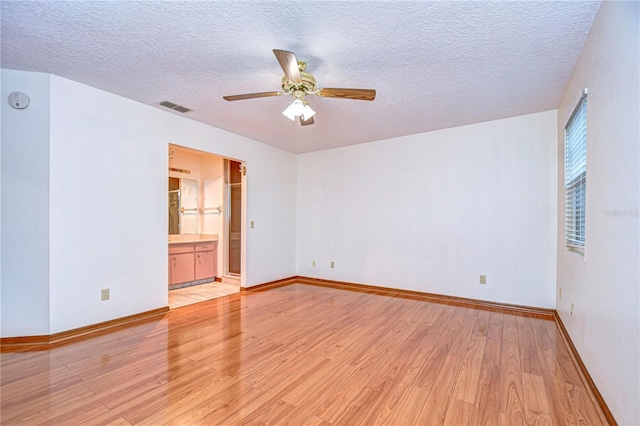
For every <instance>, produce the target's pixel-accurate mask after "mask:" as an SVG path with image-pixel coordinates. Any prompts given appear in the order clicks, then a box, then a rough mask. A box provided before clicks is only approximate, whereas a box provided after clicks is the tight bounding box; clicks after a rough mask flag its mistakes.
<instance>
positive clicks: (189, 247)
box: [169, 243, 193, 254]
mask: <svg viewBox="0 0 640 426" xmlns="http://www.w3.org/2000/svg"><path fill="white" fill-rule="evenodd" d="M180 253H193V243H190V244H170V245H169V254H180Z"/></svg>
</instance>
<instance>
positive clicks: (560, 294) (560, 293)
mask: <svg viewBox="0 0 640 426" xmlns="http://www.w3.org/2000/svg"><path fill="white" fill-rule="evenodd" d="M558 296H559V297H560V300H562V287H560V291H559V294H558Z"/></svg>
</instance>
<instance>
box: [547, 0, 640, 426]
mask: <svg viewBox="0 0 640 426" xmlns="http://www.w3.org/2000/svg"><path fill="white" fill-rule="evenodd" d="M639 8H640V3H638V2H603V3H602V6H600V10H599V12H598V15H597V17H596V19H595V22H594V24H593V27H592V29H591V32H590V34H589V37H588V39H587V41H586V43H585V46H584V47H583V50H582V53H581V55H580V57H579V59H578V63H577V65H576V68H575V70H574V72H573V76H572V77H571V80H570V82H569V84H568V86H567V88H566V90H565V93H564V96H563V98H562V101H561V103H560V107H559V109H558V131H557V133H558V153H559V158H560V161H559V163H558V164H559V165H558V173H560V174H559V176H562V173H563V161H564V160H563V147H564V141H563V129H564V125H565V124H566V122H567V120H568V119H569V116H570V114H571V112H572V111H573V109H574V108H575V106H576V104H577V102H578V99H579V95H578V91H579V90H582V89H584V88H585V87H586V88H588V90H589V95H588V105H587V114H588V117H587V126H588V130H587V210H586V230H585V235H586V247H585V255H584V256H581V255H578V254H575V253H572V252H569V251H567V250H566V249H565V247H564V226H565V222H564V217H563V215H562V214H561V215H559V216H558V289H560V288H562V298H560V297H559V296H560V295H559V292H558V299H557V310H558V313H559V315H560V317H561V318H562V321H563V322H564V324H565V326H566V327H567V329H568V332H569V334H570V335H571V340H572V341H573V343H574V344H575V346H576V348H577V350H578V352H579V353H580V356H581V358H582V360H583V361H584V363H585V365H586V367H587V369H588V370H589V372H590V374H591V376H592V377H593V379H594V381H595V383H596V385H597V386H598V389H599V390H600V392H601V393H602V395H603V397H604V399H605V401H606V402H607V404H608V405H609V408H610V409H611V411H612V413H613V415H614V417H615V418H616V420H617V421H618V422H619V423H620V424H629V425H630V424H640V412H639V406H638V401H639V400H640V394H639V387H640V367H639V365H640V364H639V362H638V359H640V316H639V312H640V302H639V299H640V274H639V272H638V265H639V263H640V262H639V260H640V259H639V258H640V251H639V249H638V245H639V243H638V240H639V235H640V232H639V231H640V229H639V226H638V216H639V214H638V209H639V204H640V203H639V193H640V187H639V182H638V181H639V179H640V177H639V168H640V167H639V165H640V162H639V155H640V153H639V149H638V147H639V144H640V130H639V127H638V126H639V117H640V108H639V96H640V85H639V79H640V67H639V66H638V58H639V55H640V46H639V42H638V38H639V37H638V34H640V25H639V20H640V13H639ZM558 188H559V189H558V191H559V193H558V206H559V208H560V211H564V198H563V195H564V189H563V181H562V179H560V181H559V185H558ZM572 302H573V303H574V305H575V316H574V317H572V316H571V314H570V309H571V303H572Z"/></svg>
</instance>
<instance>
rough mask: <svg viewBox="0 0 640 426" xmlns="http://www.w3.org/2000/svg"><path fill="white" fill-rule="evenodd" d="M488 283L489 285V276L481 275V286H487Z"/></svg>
mask: <svg viewBox="0 0 640 426" xmlns="http://www.w3.org/2000/svg"><path fill="white" fill-rule="evenodd" d="M486 283H487V276H486V275H480V284H486Z"/></svg>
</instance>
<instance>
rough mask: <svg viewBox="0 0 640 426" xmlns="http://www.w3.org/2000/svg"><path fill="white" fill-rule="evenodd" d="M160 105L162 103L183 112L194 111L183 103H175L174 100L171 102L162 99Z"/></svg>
mask: <svg viewBox="0 0 640 426" xmlns="http://www.w3.org/2000/svg"><path fill="white" fill-rule="evenodd" d="M158 105H162V106H163V107H167V108H169V109H172V110H175V111H178V112H181V113H183V114H184V113H185V112H189V111H193V110H192V109H189V108H187V107H183V106H182V105H178V104H174V103H173V102H169V101H162V102H160V103H159V104H158Z"/></svg>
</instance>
